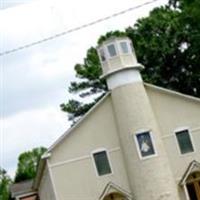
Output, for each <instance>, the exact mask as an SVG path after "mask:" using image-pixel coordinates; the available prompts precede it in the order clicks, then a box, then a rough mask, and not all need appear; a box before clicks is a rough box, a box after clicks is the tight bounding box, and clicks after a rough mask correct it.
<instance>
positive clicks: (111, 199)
mask: <svg viewBox="0 0 200 200" xmlns="http://www.w3.org/2000/svg"><path fill="white" fill-rule="evenodd" d="M103 200H128V199H127V198H126V197H125V196H123V195H122V194H120V193H111V194H109V195H107V196H105V197H104V199H103Z"/></svg>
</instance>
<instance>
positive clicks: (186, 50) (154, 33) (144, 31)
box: [61, 0, 200, 121]
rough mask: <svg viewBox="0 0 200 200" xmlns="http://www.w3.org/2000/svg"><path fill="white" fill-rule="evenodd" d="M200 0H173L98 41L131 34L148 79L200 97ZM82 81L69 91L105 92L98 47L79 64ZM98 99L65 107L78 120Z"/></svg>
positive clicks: (78, 73) (72, 102) (69, 104)
mask: <svg viewBox="0 0 200 200" xmlns="http://www.w3.org/2000/svg"><path fill="white" fill-rule="evenodd" d="M199 20H200V1H199V0H169V3H168V5H167V6H164V7H163V6H162V7H160V8H155V9H154V10H153V11H151V12H150V15H149V16H148V17H146V18H142V19H139V20H138V21H137V22H136V24H135V25H134V26H133V27H128V28H127V29H126V31H125V32H120V31H114V32H109V33H107V34H106V35H105V36H101V37H100V38H99V40H98V43H101V42H103V41H104V40H105V39H107V38H109V37H111V36H124V35H125V36H128V37H129V38H130V39H131V40H132V41H133V44H134V47H135V50H136V55H137V58H138V61H139V62H140V63H142V64H143V65H144V66H145V69H144V70H143V72H142V76H143V79H144V81H146V82H148V83H152V84H155V85H158V86H162V87H165V88H169V89H172V90H176V91H179V92H182V93H185V94H189V95H194V96H198V97H200V70H199V64H200V54H199V52H200V23H199ZM75 71H76V76H77V77H78V78H79V79H80V80H81V81H79V82H72V83H71V85H70V87H69V92H71V93H77V94H79V95H80V97H87V96H89V95H92V94H95V95H96V94H100V97H101V96H102V95H104V94H105V92H106V91H107V87H106V85H105V81H104V80H101V79H100V78H99V77H100V75H101V73H102V72H101V68H100V63H99V59H98V56H97V52H96V50H95V48H94V47H92V48H90V49H89V50H88V52H87V55H86V58H85V59H84V63H83V64H77V65H76V66H75ZM98 100H99V98H98V99H94V101H92V102H90V103H87V102H85V103H84V101H82V102H80V101H76V100H74V99H71V100H69V101H68V102H67V103H63V104H61V109H62V110H63V111H66V112H68V113H69V116H70V117H69V119H70V120H74V121H75V120H76V119H77V118H79V117H81V116H82V115H83V114H84V113H85V112H86V111H87V110H89V109H90V108H91V106H93V105H94V104H95V103H96V102H97V101H98Z"/></svg>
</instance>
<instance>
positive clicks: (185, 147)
mask: <svg viewBox="0 0 200 200" xmlns="http://www.w3.org/2000/svg"><path fill="white" fill-rule="evenodd" d="M175 134H176V139H177V142H178V146H179V149H180V152H181V154H186V153H190V152H193V151H194V147H193V144H192V140H191V136H190V133H189V130H188V129H184V130H180V131H176V132H175Z"/></svg>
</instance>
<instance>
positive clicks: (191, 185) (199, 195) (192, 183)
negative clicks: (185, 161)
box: [186, 171, 200, 200]
mask: <svg viewBox="0 0 200 200" xmlns="http://www.w3.org/2000/svg"><path fill="white" fill-rule="evenodd" d="M186 187H187V191H188V195H189V197H190V199H191V200H200V171H199V172H193V173H192V174H190V175H189V176H188V178H187V180H186Z"/></svg>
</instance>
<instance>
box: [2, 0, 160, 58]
mask: <svg viewBox="0 0 200 200" xmlns="http://www.w3.org/2000/svg"><path fill="white" fill-rule="evenodd" d="M156 1H159V0H152V1H148V2H145V3H143V4H140V5H137V6H134V7H130V8H128V9H125V10H122V11H120V12H117V13H114V14H112V15H109V16H107V17H103V18H100V19H97V20H95V21H92V22H89V23H86V24H84V25H81V26H78V27H75V28H72V29H69V30H66V31H63V32H60V33H57V34H55V35H52V36H50V37H46V38H43V39H41V40H38V41H35V42H31V43H28V44H25V45H22V46H18V47H16V48H13V49H10V50H7V51H3V52H0V56H4V55H8V54H11V53H14V52H17V51H20V50H23V49H27V48H30V47H32V46H36V45H39V44H41V43H43V42H47V41H50V40H54V39H56V38H58V37H62V36H65V35H67V34H69V33H72V32H75V31H78V30H81V29H84V28H87V27H89V26H93V25H95V24H98V23H101V22H103V21H106V20H109V19H111V18H115V17H117V16H119V15H123V14H125V13H127V12H130V11H133V10H136V9H138V8H141V7H143V6H146V5H148V4H151V3H154V2H156Z"/></svg>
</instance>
